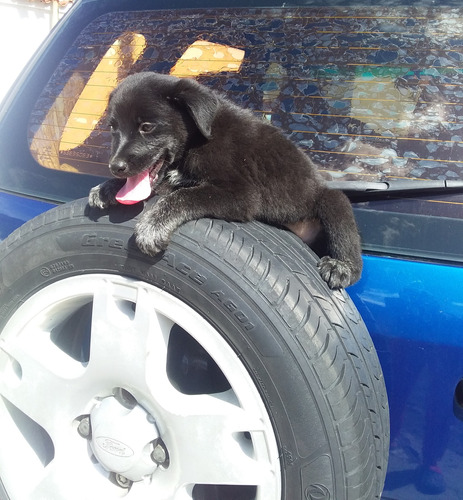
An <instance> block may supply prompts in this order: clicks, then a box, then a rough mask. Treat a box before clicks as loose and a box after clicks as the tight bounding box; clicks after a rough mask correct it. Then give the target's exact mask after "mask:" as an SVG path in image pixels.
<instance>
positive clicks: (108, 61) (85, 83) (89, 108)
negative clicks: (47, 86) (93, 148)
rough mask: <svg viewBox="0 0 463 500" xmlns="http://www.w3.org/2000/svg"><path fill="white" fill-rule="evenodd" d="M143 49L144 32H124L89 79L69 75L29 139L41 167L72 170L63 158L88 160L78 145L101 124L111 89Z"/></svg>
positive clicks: (77, 73) (79, 74)
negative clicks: (142, 33)
mask: <svg viewBox="0 0 463 500" xmlns="http://www.w3.org/2000/svg"><path fill="white" fill-rule="evenodd" d="M145 48H146V41H145V37H144V36H143V35H141V34H137V33H126V34H125V35H123V36H121V37H120V38H118V39H117V40H116V41H115V42H114V43H113V44H112V45H111V47H110V48H109V49H108V50H107V51H106V53H105V54H104V55H103V57H102V58H101V61H100V62H99V64H98V65H97V67H96V69H95V70H94V71H93V72H92V73H91V74H90V77H89V78H88V80H86V72H84V71H79V70H76V71H75V72H74V73H73V74H72V75H71V77H70V78H69V80H68V81H67V82H66V84H65V85H64V87H63V90H62V91H61V92H60V94H59V95H58V96H57V97H56V99H55V100H54V102H53V104H52V105H51V107H50V110H49V111H48V113H47V115H46V117H45V119H44V120H43V122H42V124H41V126H40V127H39V129H38V130H37V132H36V133H35V134H34V137H33V139H32V142H31V146H30V147H31V152H32V154H33V155H34V157H35V158H36V160H37V161H38V162H39V163H40V164H41V165H42V166H44V167H49V168H55V169H61V170H68V171H75V170H76V169H75V168H74V167H72V166H71V165H69V164H68V163H67V162H66V157H67V158H71V159H72V158H73V157H77V158H79V159H80V160H84V161H85V159H86V157H87V159H91V155H90V154H88V152H85V151H79V147H80V146H83V145H84V143H85V142H86V141H87V140H88V138H89V137H90V135H91V134H92V132H94V131H95V129H96V127H97V126H98V125H99V124H101V122H102V117H103V115H104V112H105V109H106V106H107V103H108V97H109V95H110V93H111V91H112V90H113V89H114V88H115V87H116V86H117V84H118V83H119V82H120V81H121V80H123V79H124V78H125V77H126V76H127V75H128V74H129V71H130V69H131V68H132V66H133V65H134V64H135V62H136V61H137V60H138V59H139V58H140V56H141V55H142V54H143V51H144V50H145ZM63 159H64V162H63V161H62V160H63Z"/></svg>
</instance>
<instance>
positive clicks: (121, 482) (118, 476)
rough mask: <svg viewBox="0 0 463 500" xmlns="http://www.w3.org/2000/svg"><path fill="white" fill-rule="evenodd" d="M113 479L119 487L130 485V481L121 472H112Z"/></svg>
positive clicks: (126, 487)
mask: <svg viewBox="0 0 463 500" xmlns="http://www.w3.org/2000/svg"><path fill="white" fill-rule="evenodd" d="M114 479H115V481H116V483H117V484H118V485H119V486H120V487H121V488H125V489H129V488H130V487H131V486H132V481H131V480H130V479H127V478H126V477H125V476H123V475H122V474H114Z"/></svg>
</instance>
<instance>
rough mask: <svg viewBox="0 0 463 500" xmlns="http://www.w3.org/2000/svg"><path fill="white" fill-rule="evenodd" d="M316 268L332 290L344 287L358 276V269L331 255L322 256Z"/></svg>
mask: <svg viewBox="0 0 463 500" xmlns="http://www.w3.org/2000/svg"><path fill="white" fill-rule="evenodd" d="M318 270H319V272H320V276H321V277H322V278H323V279H324V280H325V281H326V282H327V284H328V286H329V287H330V288H331V289H332V290H338V289H339V288H346V287H348V286H349V285H353V284H354V283H355V282H356V281H358V279H359V278H360V270H357V269H355V268H354V266H353V265H352V264H350V263H349V262H346V261H343V260H339V259H333V258H332V257H323V258H322V259H321V260H320V261H319V263H318Z"/></svg>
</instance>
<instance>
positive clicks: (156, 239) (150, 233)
mask: <svg viewBox="0 0 463 500" xmlns="http://www.w3.org/2000/svg"><path fill="white" fill-rule="evenodd" d="M134 236H135V242H136V244H137V246H138V248H139V249H140V250H141V251H142V252H143V253H146V254H147V255H151V256H154V255H156V254H158V253H159V252H162V251H163V250H165V249H166V248H167V245H168V243H169V239H170V234H168V233H167V231H165V230H163V228H162V227H161V226H156V225H155V224H153V223H150V222H149V221H144V220H143V219H142V220H140V222H138V223H137V224H136V226H135V231H134Z"/></svg>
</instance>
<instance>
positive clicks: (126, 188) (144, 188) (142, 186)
mask: <svg viewBox="0 0 463 500" xmlns="http://www.w3.org/2000/svg"><path fill="white" fill-rule="evenodd" d="M150 194H151V182H150V173H149V171H148V170H145V171H144V172H142V173H141V174H138V175H134V176H132V177H128V178H127V180H126V181H125V184H124V185H123V186H122V187H121V189H119V191H118V193H117V194H116V200H117V201H118V202H119V203H122V204H123V205H133V204H134V203H138V202H139V201H142V200H146V198H148V197H149V196H150Z"/></svg>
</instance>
